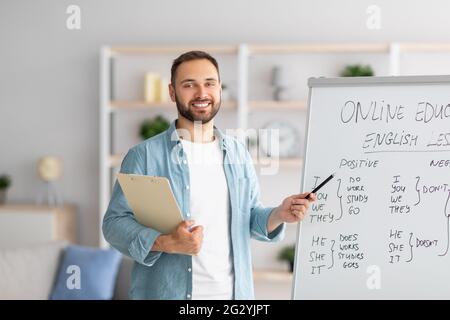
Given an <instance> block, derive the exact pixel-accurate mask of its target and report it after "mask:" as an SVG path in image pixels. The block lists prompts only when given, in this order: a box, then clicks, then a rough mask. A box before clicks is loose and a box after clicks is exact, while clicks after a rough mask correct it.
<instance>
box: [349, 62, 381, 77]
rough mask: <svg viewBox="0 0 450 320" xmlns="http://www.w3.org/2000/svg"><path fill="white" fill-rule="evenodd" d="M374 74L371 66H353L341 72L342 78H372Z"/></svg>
mask: <svg viewBox="0 0 450 320" xmlns="http://www.w3.org/2000/svg"><path fill="white" fill-rule="evenodd" d="M373 75H374V72H373V69H372V67H371V66H369V65H361V64H352V65H348V66H346V67H345V69H344V70H343V71H342V72H341V77H370V76H373Z"/></svg>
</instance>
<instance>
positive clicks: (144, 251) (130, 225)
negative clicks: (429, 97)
mask: <svg viewBox="0 0 450 320" xmlns="http://www.w3.org/2000/svg"><path fill="white" fill-rule="evenodd" d="M175 124H176V122H175V121H174V122H172V124H171V126H170V128H169V129H168V130H166V131H165V132H163V133H161V134H159V135H157V136H154V137H152V138H150V139H147V140H145V141H144V142H142V143H140V144H138V145H136V146H134V147H133V148H131V149H130V150H129V151H128V153H127V154H126V156H125V158H124V160H123V162H122V166H121V169H120V171H121V172H123V173H135V174H141V175H150V176H163V177H167V178H168V179H169V181H170V184H171V187H172V190H173V192H174V195H175V197H176V199H177V202H178V205H179V207H180V210H181V211H182V214H183V216H184V219H186V220H188V219H190V218H189V216H188V214H189V208H190V203H189V200H190V195H189V190H188V189H187V188H186V186H187V185H189V167H188V164H187V158H186V154H185V153H184V152H183V148H182V143H181V141H180V140H179V136H178V133H177V130H176V126H175ZM215 136H216V137H217V138H218V139H219V144H220V148H221V150H222V151H223V154H224V171H225V176H226V179H227V183H228V190H229V194H230V203H231V228H230V231H231V248H232V261H233V270H234V298H235V299H253V298H254V292H253V276H252V261H251V251H250V238H254V239H258V240H261V241H278V240H281V239H282V237H283V235H284V229H285V225H284V224H282V225H280V226H279V227H278V228H276V229H275V230H274V231H272V232H271V233H268V232H267V220H268V218H269V215H270V213H271V212H272V209H273V208H265V207H263V206H262V205H261V203H260V200H259V186H258V180H257V176H256V173H255V170H254V167H253V163H252V161H251V158H250V155H249V153H248V152H247V150H246V149H245V147H244V146H243V144H241V143H240V142H238V141H237V140H236V139H235V138H233V137H231V136H227V135H224V134H223V133H222V132H221V131H220V130H218V129H215ZM211 214H214V212H211ZM102 229H103V235H104V237H105V239H106V240H107V241H108V242H109V243H110V244H111V246H112V247H114V248H116V249H117V250H119V251H120V252H122V253H123V254H125V255H127V256H129V257H131V258H132V259H134V261H135V263H134V267H133V271H132V279H131V290H130V297H131V298H132V299H191V294H192V272H191V270H192V257H191V256H190V255H183V254H168V253H161V252H153V251H150V249H151V248H152V246H153V243H154V241H155V240H156V238H157V237H158V236H159V235H160V233H159V232H158V231H156V230H154V229H151V228H148V227H145V226H143V225H141V224H140V223H139V222H137V221H136V219H135V217H134V215H133V212H132V211H131V209H130V207H129V205H128V203H127V200H126V198H125V197H124V194H123V192H122V189H121V187H120V185H119V184H118V182H117V181H116V182H115V184H114V189H113V193H112V196H111V200H110V203H109V206H108V209H107V211H106V214H105V216H104V219H103V226H102Z"/></svg>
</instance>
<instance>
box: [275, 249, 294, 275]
mask: <svg viewBox="0 0 450 320" xmlns="http://www.w3.org/2000/svg"><path fill="white" fill-rule="evenodd" d="M294 258H295V245H290V246H286V247H283V248H282V249H281V251H280V252H279V253H278V260H280V261H287V262H288V263H289V271H290V272H293V271H294Z"/></svg>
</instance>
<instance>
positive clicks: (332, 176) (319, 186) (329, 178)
mask: <svg viewBox="0 0 450 320" xmlns="http://www.w3.org/2000/svg"><path fill="white" fill-rule="evenodd" d="M335 175H336V172H334V173H332V174H331V175H330V176H329V177H328V178H326V179H325V180H324V181H323V182H322V183H321V184H319V185H318V186H317V187H315V188H314V190H313V191H311V192H310V193H309V194H308V195H307V196H306V199H308V198H309V196H310V195H311V193H316V192H317V191H319V190H320V189H321V188H322V187H323V186H324V185H326V184H327V183H328V181H330V180H331V179H333V178H334V176H335Z"/></svg>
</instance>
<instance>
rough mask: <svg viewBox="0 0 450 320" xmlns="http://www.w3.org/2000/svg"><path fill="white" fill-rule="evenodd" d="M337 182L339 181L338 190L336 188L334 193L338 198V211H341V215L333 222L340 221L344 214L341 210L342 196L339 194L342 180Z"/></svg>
mask: <svg viewBox="0 0 450 320" xmlns="http://www.w3.org/2000/svg"><path fill="white" fill-rule="evenodd" d="M337 181H339V185H338V188H337V191H336V195H337V197H338V198H339V205H340V209H341V214H340V215H339V218H337V219H336V220H335V221H339V220H341V219H342V215H343V213H344V209H343V208H342V195H341V194H340V191H341V183H342V180H341V179H338V180H337Z"/></svg>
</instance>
